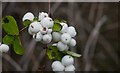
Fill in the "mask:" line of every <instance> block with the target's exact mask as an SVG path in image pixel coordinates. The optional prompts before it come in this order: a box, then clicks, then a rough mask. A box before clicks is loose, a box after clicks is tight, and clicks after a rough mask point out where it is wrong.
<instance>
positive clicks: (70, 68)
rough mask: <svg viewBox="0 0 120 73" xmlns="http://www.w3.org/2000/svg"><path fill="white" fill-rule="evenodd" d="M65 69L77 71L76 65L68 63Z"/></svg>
mask: <svg viewBox="0 0 120 73" xmlns="http://www.w3.org/2000/svg"><path fill="white" fill-rule="evenodd" d="M65 71H75V67H74V65H68V66H66V67H65Z"/></svg>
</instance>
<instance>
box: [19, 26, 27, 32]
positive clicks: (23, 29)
mask: <svg viewBox="0 0 120 73" xmlns="http://www.w3.org/2000/svg"><path fill="white" fill-rule="evenodd" d="M26 28H27V26H26V27H24V28H22V29H21V30H20V32H19V33H21V32H22V31H24V30H25V29H26Z"/></svg>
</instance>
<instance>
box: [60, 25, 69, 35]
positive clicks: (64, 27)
mask: <svg viewBox="0 0 120 73" xmlns="http://www.w3.org/2000/svg"><path fill="white" fill-rule="evenodd" d="M60 24H61V25H62V29H61V31H60V33H66V32H67V29H68V25H67V24H66V23H60Z"/></svg>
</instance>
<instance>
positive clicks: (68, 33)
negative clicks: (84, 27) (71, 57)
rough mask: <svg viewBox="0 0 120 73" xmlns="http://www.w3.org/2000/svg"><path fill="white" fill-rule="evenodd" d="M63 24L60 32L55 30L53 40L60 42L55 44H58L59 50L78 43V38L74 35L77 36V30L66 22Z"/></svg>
mask: <svg viewBox="0 0 120 73" xmlns="http://www.w3.org/2000/svg"><path fill="white" fill-rule="evenodd" d="M60 24H61V25H62V29H61V31H59V32H53V33H52V36H53V41H54V42H58V43H55V44H53V45H54V46H57V47H58V49H59V51H66V50H68V49H69V47H72V46H75V45H76V40H75V39H73V37H75V36H76V30H75V28H74V27H73V26H70V27H68V25H67V24H66V23H63V22H62V23H60Z"/></svg>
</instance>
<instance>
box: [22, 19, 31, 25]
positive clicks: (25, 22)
mask: <svg viewBox="0 0 120 73" xmlns="http://www.w3.org/2000/svg"><path fill="white" fill-rule="evenodd" d="M31 23H32V22H31V21H30V20H25V21H24V22H23V24H24V26H29V25H30V24H31Z"/></svg>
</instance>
